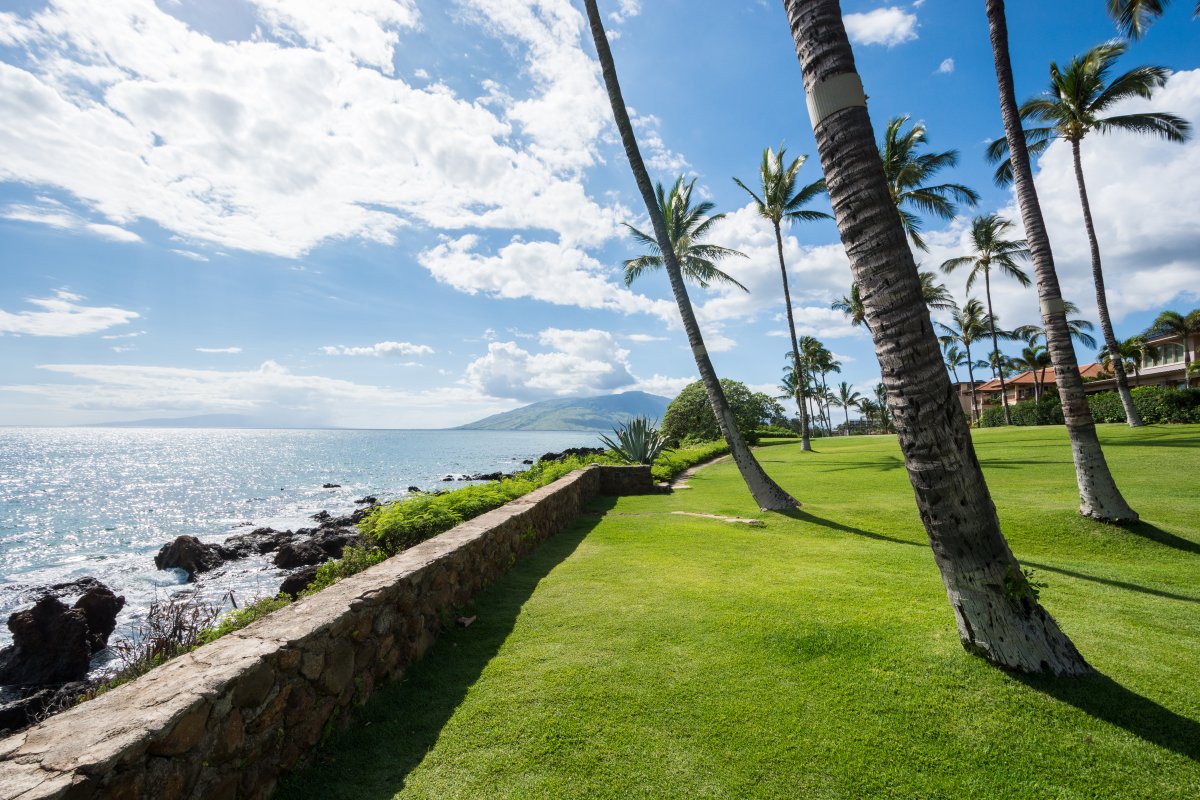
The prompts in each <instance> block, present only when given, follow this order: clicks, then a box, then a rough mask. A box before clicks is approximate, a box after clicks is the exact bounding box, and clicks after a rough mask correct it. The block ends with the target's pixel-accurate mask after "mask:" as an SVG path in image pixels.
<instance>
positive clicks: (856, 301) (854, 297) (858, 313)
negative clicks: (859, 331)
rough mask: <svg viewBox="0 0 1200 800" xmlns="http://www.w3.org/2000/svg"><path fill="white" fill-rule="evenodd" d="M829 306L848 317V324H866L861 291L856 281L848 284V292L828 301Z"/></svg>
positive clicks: (856, 325)
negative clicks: (830, 301)
mask: <svg viewBox="0 0 1200 800" xmlns="http://www.w3.org/2000/svg"><path fill="white" fill-rule="evenodd" d="M829 307H830V308H832V309H833V310H834V311H841V312H842V313H843V314H845V315H846V316H847V317H849V318H850V324H851V325H853V326H854V327H856V328H857V327H858V326H859V325H865V324H866V321H867V312H866V309H864V308H863V302H862V292H861V291H860V290H859V288H858V284H857V283H852V284H850V294H844V295H842V296H841V298H840V299H838V300H834V301H833V302H832V303H830V304H829Z"/></svg>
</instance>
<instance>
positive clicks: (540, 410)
mask: <svg viewBox="0 0 1200 800" xmlns="http://www.w3.org/2000/svg"><path fill="white" fill-rule="evenodd" d="M670 402H671V401H670V400H669V399H667V398H666V397H659V396H658V395H654V394H647V393H646V392H623V393H621V394H609V395H601V396H599V397H567V398H562V399H556V400H542V401H541V402H538V403H532V404H530V405H527V406H523V407H521V408H515V409H513V410H512V411H505V412H504V413H501V414H493V415H492V416H490V417H485V418H484V419H481V420H477V421H475V422H471V423H468V424H466V425H460V426H459V427H457V428H455V429H454V430H463V431H472V430H474V431H610V430H612V429H613V428H614V427H616V426H617V425H619V424H621V423H622V422H625V421H626V420H628V419H630V418H631V417H639V416H640V417H650V418H651V419H658V420H661V419H662V416H663V413H664V412H666V410H667V405H668V404H669V403H670Z"/></svg>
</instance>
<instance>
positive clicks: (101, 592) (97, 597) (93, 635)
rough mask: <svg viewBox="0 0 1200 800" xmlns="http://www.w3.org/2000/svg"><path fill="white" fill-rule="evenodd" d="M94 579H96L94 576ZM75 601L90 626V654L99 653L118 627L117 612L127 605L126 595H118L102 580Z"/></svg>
mask: <svg viewBox="0 0 1200 800" xmlns="http://www.w3.org/2000/svg"><path fill="white" fill-rule="evenodd" d="M92 580H94V581H95V579H94V578H93V579H92ZM95 583H96V584H97V585H95V586H92V587H91V588H89V589H88V590H87V591H86V592H84V593H83V595H82V596H81V597H80V598H79V599H78V600H76V601H75V608H76V609H77V610H79V611H82V612H83V616H84V619H85V620H86V622H87V627H88V646H89V648H90V650H91V652H90V653H89V655H94V654H95V653H99V652H100V651H101V650H103V649H104V648H105V647H107V646H108V637H109V636H111V635H112V632H113V630H115V629H116V627H117V614H118V613H120V611H121V609H122V608H124V607H125V597H124V596H120V597H118V596H117V595H116V593H115V592H113V590H112V589H109V588H108V587H107V586H105V585H104V584H103V583H100V581H95Z"/></svg>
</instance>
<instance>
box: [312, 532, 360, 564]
mask: <svg viewBox="0 0 1200 800" xmlns="http://www.w3.org/2000/svg"><path fill="white" fill-rule="evenodd" d="M361 541H362V537H360V536H359V535H358V534H357V533H353V532H352V531H348V530H335V531H323V532H322V533H321V534H320V535H318V536H315V537H313V539H312V544H315V545H316V546H317V547H319V548H321V549H322V550H324V551H325V554H326V555H327V556H328V557H329V558H341V557H342V553H343V552H344V551H345V549H346V548H347V547H350V546H351V545H358V544H359V543H361Z"/></svg>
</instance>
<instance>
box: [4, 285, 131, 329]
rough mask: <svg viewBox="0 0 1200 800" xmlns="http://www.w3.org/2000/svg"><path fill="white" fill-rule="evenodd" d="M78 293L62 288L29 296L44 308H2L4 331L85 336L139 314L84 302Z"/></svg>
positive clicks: (30, 303) (36, 304)
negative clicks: (51, 294) (20, 309)
mask: <svg viewBox="0 0 1200 800" xmlns="http://www.w3.org/2000/svg"><path fill="white" fill-rule="evenodd" d="M83 299H84V298H83V297H80V296H79V295H77V294H72V293H71V292H68V291H65V290H61V289H60V290H58V291H56V292H55V293H54V297H45V298H29V299H28V300H26V301H25V302H27V303H28V304H29V305H31V306H35V307H37V308H39V309H41V310H40V311H18V312H16V313H12V312H9V311H0V334H5V333H12V334H19V335H25V336H82V335H84V334H88V333H97V332H99V331H103V330H107V329H108V328H113V327H116V326H117V325H127V324H128V323H129V321H130V320H134V319H137V318H138V316H139V315H138V313H137V312H136V311H126V310H125V309H123V308H112V307H107V306H82V305H79V301H81V300H83Z"/></svg>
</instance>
